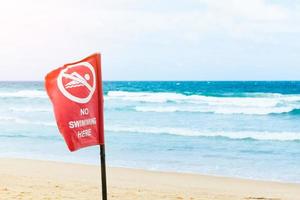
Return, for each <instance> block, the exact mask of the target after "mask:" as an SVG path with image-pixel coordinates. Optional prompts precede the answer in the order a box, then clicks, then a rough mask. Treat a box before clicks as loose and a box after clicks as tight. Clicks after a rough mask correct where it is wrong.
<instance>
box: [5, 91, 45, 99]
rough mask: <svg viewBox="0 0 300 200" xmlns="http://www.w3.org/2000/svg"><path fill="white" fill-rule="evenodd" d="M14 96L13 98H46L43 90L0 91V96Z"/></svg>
mask: <svg viewBox="0 0 300 200" xmlns="http://www.w3.org/2000/svg"><path fill="white" fill-rule="evenodd" d="M3 97H6V98H7V97H15V98H47V94H46V92H45V91H40V90H19V91H15V92H0V98H3Z"/></svg>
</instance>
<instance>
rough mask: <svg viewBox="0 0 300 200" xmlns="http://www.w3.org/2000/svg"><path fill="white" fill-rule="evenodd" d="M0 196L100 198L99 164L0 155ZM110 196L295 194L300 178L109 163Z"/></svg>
mask: <svg viewBox="0 0 300 200" xmlns="http://www.w3.org/2000/svg"><path fill="white" fill-rule="evenodd" d="M0 166H1V168H0V199H100V197H99V196H100V192H99V186H100V172H99V168H98V167H97V166H90V165H81V164H68V163H60V162H49V161H36V160H24V159H0ZM107 171H108V192H109V199H122V200H127V199H128V200H134V199H151V200H154V199H155V200H159V199H164V200H165V199H176V200H180V199H189V200H192V199H193V200H196V199H199V200H200V199H203V200H210V199H213V200H216V199H220V200H225V199H226V200H235V199H244V200H255V199H260V200H262V199H268V200H279V199H282V200H283V199H286V200H297V199H299V197H300V184H287V183H276V182H267V181H253V180H244V179H236V178H223V177H213V176H203V175H196V174H183V173H166V172H153V171H146V170H135V169H125V168H112V167H109V168H108V169H107Z"/></svg>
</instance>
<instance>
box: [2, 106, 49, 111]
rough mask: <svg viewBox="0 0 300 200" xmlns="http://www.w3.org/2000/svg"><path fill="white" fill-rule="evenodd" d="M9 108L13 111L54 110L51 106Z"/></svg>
mask: <svg viewBox="0 0 300 200" xmlns="http://www.w3.org/2000/svg"><path fill="white" fill-rule="evenodd" d="M8 110H9V111H12V112H52V109H51V108H50V107H49V108H44V107H10V108H8Z"/></svg>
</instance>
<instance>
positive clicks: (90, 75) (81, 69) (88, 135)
mask: <svg viewBox="0 0 300 200" xmlns="http://www.w3.org/2000/svg"><path fill="white" fill-rule="evenodd" d="M45 87H46V90H47V93H48V96H49V97H50V99H51V101H52V104H53V108H54V113H55V118H56V123H57V126H58V129H59V131H60V133H61V134H62V135H63V137H64V139H65V141H66V143H67V145H68V148H69V149H70V151H75V150H77V149H80V148H83V147H87V146H92V145H99V144H104V124H103V94H102V79H101V61H100V54H93V55H91V56H89V57H87V58H85V59H83V60H81V61H78V62H75V63H69V64H65V65H64V66H63V67H60V68H58V69H56V70H54V71H52V72H50V73H49V74H47V76H46V78H45Z"/></svg>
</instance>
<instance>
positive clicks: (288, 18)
mask: <svg viewBox="0 0 300 200" xmlns="http://www.w3.org/2000/svg"><path fill="white" fill-rule="evenodd" d="M0 3H1V6H0V26H1V31H0V58H1V64H0V81H6V80H43V79H44V76H45V75H46V74H47V73H48V72H50V71H51V70H53V69H55V68H57V67H60V66H62V65H63V64H65V63H69V62H74V61H77V60H80V59H82V58H84V57H86V56H88V55H90V54H92V53H94V52H100V53H101V54H102V70H103V79H104V80H300V1H298V0H295V1H292V0H285V1H280V0H222V1H220V0H184V1H183V0H172V1H166V0H165V1H162V0H152V1H149V0H113V1H111V0H108V1H101V0H84V1H82V0H43V1H40V0H26V1H19V0H10V1H7V0H0Z"/></svg>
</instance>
